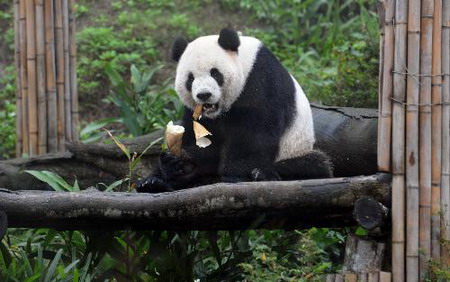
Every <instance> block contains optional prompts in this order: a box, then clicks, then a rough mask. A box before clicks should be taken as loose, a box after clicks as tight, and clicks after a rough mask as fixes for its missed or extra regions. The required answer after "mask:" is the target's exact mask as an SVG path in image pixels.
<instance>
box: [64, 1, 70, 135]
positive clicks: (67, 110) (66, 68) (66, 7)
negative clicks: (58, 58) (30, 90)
mask: <svg viewBox="0 0 450 282" xmlns="http://www.w3.org/2000/svg"><path fill="white" fill-rule="evenodd" d="M62 12H63V14H62V20H63V45H64V123H65V125H64V130H65V137H66V138H65V139H66V141H71V140H72V105H71V104H72V99H71V93H70V56H69V48H70V42H69V38H70V37H69V2H68V0H62Z"/></svg>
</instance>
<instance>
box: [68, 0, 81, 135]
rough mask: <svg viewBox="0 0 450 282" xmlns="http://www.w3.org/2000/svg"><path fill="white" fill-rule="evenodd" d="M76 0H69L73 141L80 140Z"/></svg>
mask: <svg viewBox="0 0 450 282" xmlns="http://www.w3.org/2000/svg"><path fill="white" fill-rule="evenodd" d="M73 4H74V0H69V5H70V7H69V8H70V16H69V28H70V52H69V53H70V92H71V94H72V103H71V105H72V139H73V140H75V141H76V140H78V139H79V136H78V119H79V116H78V88H77V71H76V64H77V60H76V57H77V45H76V32H77V30H76V22H75V15H74V10H73Z"/></svg>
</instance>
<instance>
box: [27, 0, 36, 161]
mask: <svg viewBox="0 0 450 282" xmlns="http://www.w3.org/2000/svg"><path fill="white" fill-rule="evenodd" d="M25 7H26V17H27V26H26V27H27V75H28V125H29V136H30V137H29V138H30V156H34V155H37V154H38V113H37V111H38V108H37V92H36V91H37V87H36V32H35V23H36V21H35V11H34V10H35V7H34V1H29V0H28V1H26V4H25Z"/></svg>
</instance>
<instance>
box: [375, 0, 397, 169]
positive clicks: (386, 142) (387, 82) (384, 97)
mask: <svg viewBox="0 0 450 282" xmlns="http://www.w3.org/2000/svg"><path fill="white" fill-rule="evenodd" d="M383 5H384V10H385V17H384V19H385V22H384V23H383V24H384V51H383V56H384V60H383V76H382V77H381V78H380V80H381V82H380V83H381V85H382V90H381V93H380V95H381V96H380V98H379V99H380V101H381V102H380V104H381V114H380V121H379V126H380V134H379V137H378V138H379V139H378V140H379V141H378V169H379V170H380V171H390V161H391V159H390V157H391V130H392V101H391V97H392V70H393V65H394V26H393V19H394V0H385V1H383Z"/></svg>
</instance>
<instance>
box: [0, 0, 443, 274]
mask: <svg viewBox="0 0 450 282" xmlns="http://www.w3.org/2000/svg"><path fill="white" fill-rule="evenodd" d="M11 4H12V1H10V0H0V8H1V9H0V31H1V32H0V99H1V100H2V101H5V102H4V103H1V104H0V129H1V130H0V140H2V144H1V146H0V157H1V158H9V157H12V156H13V155H14V145H15V144H14V142H15V124H14V122H15V121H14V120H15V116H14V111H15V105H14V95H15V94H14V93H15V81H14V80H15V69H14V66H13V60H12V59H13V29H12V11H11ZM375 4H376V1H375V0H358V1H351V0H302V1H299V0H289V1H281V0H261V1H258V4H257V5H255V1H251V0H241V1H238V0H224V1H212V0H195V1H181V0H178V1H158V0H108V1H88V0H80V1H76V6H75V8H76V16H77V20H78V23H79V25H78V32H77V41H78V66H77V74H78V78H79V80H78V84H79V92H80V99H81V100H80V106H81V108H80V111H81V116H82V117H83V120H81V123H82V125H83V127H84V128H83V130H82V131H81V138H82V140H83V141H85V142H95V141H99V140H101V139H102V138H104V137H105V138H108V137H107V136H106V135H105V134H104V132H103V131H102V130H101V128H103V127H108V128H111V129H113V131H114V134H115V135H117V134H119V135H132V136H137V135H141V134H144V133H146V132H150V131H153V130H155V129H157V128H160V127H162V126H164V125H165V124H166V123H167V121H168V120H171V119H176V118H177V117H179V116H180V114H181V105H180V103H179V101H178V99H177V98H176V95H175V93H174V90H173V89H172V83H173V73H174V68H175V66H174V65H173V64H171V63H167V61H168V60H167V50H168V48H169V46H170V44H171V42H172V40H173V38H174V37H175V36H177V35H184V36H186V37H187V38H188V39H193V38H195V37H197V36H199V35H202V34H210V33H217V32H218V30H220V28H222V27H224V26H228V25H231V26H233V27H235V28H237V29H239V30H241V31H242V32H243V34H244V35H254V36H256V37H258V38H260V39H261V40H262V41H263V42H264V44H266V45H267V46H268V47H269V48H270V49H271V50H272V51H273V52H274V53H275V54H276V55H277V57H278V58H279V59H280V60H281V61H282V63H283V64H284V65H285V66H286V67H287V68H288V69H289V71H290V72H291V73H292V74H293V75H294V76H295V77H296V78H297V79H298V80H299V82H300V84H301V85H302V86H303V87H304V89H305V92H306V93H307V95H308V96H309V98H310V100H312V101H316V102H321V103H325V104H334V105H343V106H364V107H376V93H377V80H378V78H377V77H378V46H379V45H378V23H377V16H376V13H375V11H376V9H375ZM108 89H109V90H110V91H108ZM99 109H100V110H99ZM30 173H34V172H30ZM34 174H35V175H36V176H37V177H41V178H40V179H43V180H44V181H50V182H51V183H52V187H54V188H55V187H56V188H55V189H60V190H64V191H77V190H78V189H79V187H78V186H77V184H76V183H74V184H73V185H70V184H68V183H66V182H65V181H64V180H62V179H60V178H58V176H56V175H52V174H48V173H41V174H39V173H34ZM131 174H132V163H131V162H130V175H129V177H131ZM119 181H125V179H124V180H119ZM120 183H121V182H120ZM120 183H119V182H117V183H113V184H110V185H109V186H106V185H104V186H105V187H106V189H107V190H112V189H114V188H115V187H117V186H118V185H119V184H120ZM58 185H59V186H58ZM83 188H86V187H81V189H83ZM345 232H346V231H345V230H331V229H311V230H307V231H301V232H300V231H289V232H287V231H254V230H248V231H242V232H231V231H220V232H197V231H191V232H167V231H151V232H131V231H122V232H82V231H65V232H59V231H55V230H47V229H34V230H30V229H25V230H22V229H13V230H9V231H8V233H7V236H6V237H5V238H4V240H3V241H2V242H1V243H0V281H28V282H31V281H93V280H94V281H104V280H106V281H117V280H120V281H124V280H127V279H128V280H134V281H191V280H194V279H201V280H207V281H220V280H223V279H225V280H238V281H303V280H308V281H310V280H315V279H317V278H318V275H319V274H321V273H326V272H332V271H335V270H336V269H337V268H339V263H340V259H341V257H342V245H343V241H344V239H345ZM437 269H438V270H440V269H439V268H437ZM435 272H436V273H438V274H436V275H441V276H442V275H446V273H445V272H442V273H444V274H442V273H441V272H438V271H435ZM112 277H115V278H114V279H115V280H114V279H113V278H112ZM442 277H445V276H442Z"/></svg>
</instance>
